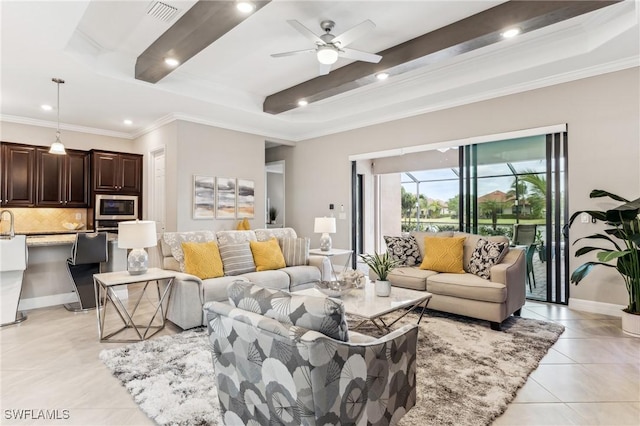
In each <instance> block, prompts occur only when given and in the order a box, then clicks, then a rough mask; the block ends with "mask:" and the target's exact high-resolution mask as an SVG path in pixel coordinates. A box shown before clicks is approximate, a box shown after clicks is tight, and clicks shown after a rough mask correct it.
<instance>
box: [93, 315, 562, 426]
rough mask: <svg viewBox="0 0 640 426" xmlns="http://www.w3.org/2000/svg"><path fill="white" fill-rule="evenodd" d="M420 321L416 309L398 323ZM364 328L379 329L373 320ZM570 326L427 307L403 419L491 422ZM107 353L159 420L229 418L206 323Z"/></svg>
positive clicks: (118, 374)
mask: <svg viewBox="0 0 640 426" xmlns="http://www.w3.org/2000/svg"><path fill="white" fill-rule="evenodd" d="M416 321H417V314H415V313H413V312H412V313H410V314H408V315H407V316H406V317H405V318H403V319H402V320H401V321H399V322H398V323H397V325H398V326H399V325H400V324H405V323H410V322H411V323H415V322H416ZM350 324H351V323H350ZM358 331H359V332H362V333H365V334H371V335H376V333H378V331H377V329H376V328H375V327H374V326H370V327H368V328H364V327H361V328H360V329H358ZM563 331H564V327H563V326H562V325H559V324H554V323H548V322H543V321H538V320H534V319H527V318H518V317H511V318H510V319H508V320H507V321H505V322H504V323H503V324H502V331H501V332H497V331H493V330H491V329H490V328H489V324H488V323H487V322H486V321H476V320H473V319H469V318H464V317H458V316H453V315H447V314H441V313H438V312H434V311H427V313H426V314H425V317H424V318H423V319H422V322H421V323H420V331H419V337H418V357H417V359H418V369H417V378H418V380H417V381H418V391H417V395H418V400H417V403H416V406H415V407H413V408H412V409H411V410H410V411H409V412H408V413H407V415H405V416H404V417H403V419H402V421H401V423H400V424H402V425H413V424H425V425H456V426H458V425H488V424H490V423H491V421H492V420H493V419H495V418H496V417H498V416H499V415H500V414H502V413H503V412H504V411H505V409H506V408H507V404H508V403H509V402H511V401H512V400H513V398H514V397H515V395H516V392H517V390H518V389H519V388H520V387H521V386H522V385H523V384H524V383H525V381H526V379H527V377H528V376H529V374H530V373H531V372H532V371H533V370H534V369H535V368H536V367H537V366H538V363H539V362H540V360H541V359H542V357H543V356H544V355H545V354H546V353H547V351H548V350H549V348H550V347H551V346H552V345H553V343H554V342H555V341H556V340H558V337H559V336H560V334H562V332H563ZM100 359H101V360H102V361H103V362H104V363H105V364H106V365H107V367H108V368H109V369H110V370H111V371H112V373H113V374H114V375H115V376H116V377H117V378H118V379H120V381H121V382H122V383H123V384H124V386H126V388H127V389H128V390H129V392H130V393H131V395H132V396H133V398H134V400H135V402H136V403H137V404H138V405H139V406H140V408H141V409H142V410H143V411H144V412H145V413H146V414H147V415H148V416H149V417H150V418H152V419H153V420H154V421H155V422H156V423H158V424H160V425H169V424H171V425H217V424H222V421H221V419H220V416H219V408H218V397H217V392H216V387H215V377H214V375H213V364H212V361H211V354H210V352H209V344H208V339H207V336H206V331H205V330H197V331H186V332H183V333H180V334H177V335H174V336H165V337H160V338H157V339H153V340H148V341H145V342H140V343H134V344H131V345H127V346H125V347H122V348H118V349H105V350H103V351H102V352H101V353H100Z"/></svg>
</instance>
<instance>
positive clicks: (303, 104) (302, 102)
mask: <svg viewBox="0 0 640 426" xmlns="http://www.w3.org/2000/svg"><path fill="white" fill-rule="evenodd" d="M307 105H309V102H307V101H305V100H304V99H300V100H299V101H298V106H307Z"/></svg>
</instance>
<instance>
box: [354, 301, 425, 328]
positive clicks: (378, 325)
mask: <svg viewBox="0 0 640 426" xmlns="http://www.w3.org/2000/svg"><path fill="white" fill-rule="evenodd" d="M429 300H431V297H429V298H427V299H426V300H421V301H419V302H417V303H416V304H415V305H413V306H411V307H410V308H407V310H406V311H405V313H404V314H402V315H400V316H399V317H398V318H396V319H395V320H394V321H393V322H391V323H389V324H387V323H385V322H384V319H383V318H382V317H381V316H380V317H377V318H365V319H363V320H362V321H360V322H359V323H358V324H357V325H356V326H355V327H353V328H351V330H356V329H358V327H360V326H362V325H363V324H365V323H366V322H368V321H370V322H372V323H373V325H375V326H376V327H378V330H380V331H381V332H383V333H389V332H390V331H391V326H392V325H394V324H395V323H397V322H398V321H400V320H401V319H402V318H404V317H405V316H406V315H407V314H408V313H409V312H412V311H413V310H414V309H416V308H417V307H418V306H420V304H421V303H424V306H422V310H421V311H420V317H419V318H418V322H417V323H416V324H420V321H422V317H423V316H424V311H425V310H426V309H427V305H428V304H429ZM351 315H354V316H357V314H354V313H351ZM376 320H378V321H380V324H378V322H377V321H376Z"/></svg>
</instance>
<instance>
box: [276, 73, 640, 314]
mask: <svg viewBox="0 0 640 426" xmlns="http://www.w3.org/2000/svg"><path fill="white" fill-rule="evenodd" d="M639 81H640V72H639V69H638V68H633V69H628V70H624V71H620V72H615V73H610V74H606V75H601V76H597V77H592V78H588V79H583V80H578V81H574V82H570V83H565V84H560V85H556V86H551V87H546V88H543V89H538V90H532V91H528V92H524V93H519V94H515V95H510V96H505V97H501V98H496V99H492V100H488V101H483V102H478V103H475V104H470V105H465V106H461V107H456V108H451V109H447V110H443V111H437V112H433V113H429V114H423V115H420V116H416V117H411V118H407V119H403V120H397V121H393V122H389V123H384V124H379V125H375V126H370V127H366V128H362V129H356V130H352V131H348V132H343V133H339V134H334V135H329V136H325V137H321V138H316V139H312V140H308V141H305V142H300V143H298V144H297V146H296V147H295V148H290V147H279V148H274V149H272V150H270V151H272V152H271V153H270V157H271V158H270V161H272V160H285V161H286V163H287V175H286V186H287V222H288V224H289V225H291V226H293V227H294V228H296V230H297V231H298V232H299V233H300V234H302V235H313V234H312V231H313V217H315V216H318V215H321V214H323V213H326V211H327V210H326V209H327V207H326V206H327V205H328V203H330V202H333V203H336V204H337V205H340V204H341V203H344V204H345V206H348V205H350V199H351V198H350V193H351V173H350V172H351V165H350V162H349V159H348V157H349V156H350V155H354V154H361V153H368V152H374V151H383V150H388V149H393V148H401V147H408V146H415V145H423V144H430V143H437V142H444V141H448V140H456V139H463V138H468V137H473V136H480V135H489V134H497V133H506V132H510V131H515V130H521V129H530V128H537V127H544V126H550V125H554V124H562V123H567V125H568V130H569V153H568V155H569V170H568V172H569V191H568V195H569V211H570V212H573V211H575V210H584V209H589V208H596V207H599V206H598V203H596V202H594V201H592V200H590V199H589V192H590V191H591V190H592V189H594V188H601V189H606V190H609V191H611V192H614V193H619V194H620V195H623V196H626V197H627V198H630V199H634V198H636V197H638V196H640V170H639V169H640V167H639V164H640V131H639V129H640V118H639V117H640V105H639V104H640V101H639V99H640V97H639V94H640V87H639ZM346 210H347V213H348V216H349V215H350V209H349V208H347V209H346ZM350 223H351V222H350V219H349V218H348V219H347V220H346V221H338V232H337V233H336V234H335V235H334V236H333V242H334V246H335V247H349V246H350V242H351V238H350V230H349V224H350ZM596 229H597V227H596V225H592V224H587V225H583V224H575V225H574V227H573V229H572V230H571V236H570V239H571V241H574V240H575V239H576V238H578V237H581V236H584V235H588V234H591V233H593V232H594V231H595V230H596ZM316 243H317V242H316ZM574 251H575V250H574V249H573V248H572V249H571V261H570V262H571V263H570V267H571V269H572V270H573V269H574V268H575V267H577V266H578V265H579V264H581V263H582V262H583V261H584V259H582V258H581V259H577V260H576V259H575V258H574V257H573V253H574ZM570 291H571V297H574V298H577V299H584V300H593V301H599V302H604V303H611V304H619V305H623V304H626V303H627V295H626V290H625V288H624V284H623V283H622V280H621V279H620V278H619V277H618V276H617V275H616V274H615V273H611V272H610V271H602V272H601V273H599V274H595V275H594V276H593V277H589V278H588V279H586V280H585V281H584V282H583V283H581V284H580V285H579V286H573V285H572V286H571V289H570Z"/></svg>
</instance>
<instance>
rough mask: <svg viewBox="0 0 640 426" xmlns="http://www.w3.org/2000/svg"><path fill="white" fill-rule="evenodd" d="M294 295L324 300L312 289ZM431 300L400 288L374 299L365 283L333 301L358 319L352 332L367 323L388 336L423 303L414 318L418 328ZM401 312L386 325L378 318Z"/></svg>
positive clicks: (372, 290)
mask: <svg viewBox="0 0 640 426" xmlns="http://www.w3.org/2000/svg"><path fill="white" fill-rule="evenodd" d="M295 294H302V295H305V296H315V297H328V296H327V295H325V294H324V293H322V292H321V291H320V290H318V289H316V288H308V289H306V290H300V291H296V292H295ZM431 296H432V294H431V293H427V292H426V291H417V290H410V289H407V288H401V287H391V294H390V295H389V296H388V297H382V296H376V290H375V284H374V283H373V282H371V281H368V282H367V283H366V284H365V285H364V286H363V287H362V288H359V289H358V288H355V289H353V290H352V291H351V292H350V293H349V294H347V295H345V296H342V297H336V298H335V299H336V300H341V301H342V303H343V305H344V308H345V312H346V313H347V314H349V315H352V316H355V317H358V318H362V321H361V322H360V323H359V324H358V325H356V326H355V327H353V328H352V330H355V329H357V328H358V327H360V326H361V325H362V324H364V323H366V322H367V321H371V322H372V323H373V324H374V325H375V326H376V327H378V329H379V330H380V331H382V332H386V333H388V332H389V331H390V330H391V329H390V327H391V326H392V325H393V324H395V323H396V322H398V321H400V320H401V319H402V318H404V316H405V315H407V314H408V313H409V312H411V311H412V310H413V309H415V308H417V307H418V306H420V305H421V304H422V303H424V305H423V307H422V311H421V312H420V317H419V318H418V324H420V321H421V320H422V316H423V315H424V311H425V309H426V308H427V304H428V303H429V300H430V299H431ZM403 308H407V311H406V312H405V313H403V314H402V315H400V317H398V318H396V319H395V320H394V321H393V322H391V323H389V324H387V323H386V322H385V321H384V319H383V318H382V317H383V316H385V315H387V314H390V313H392V312H395V311H398V310H400V309H403Z"/></svg>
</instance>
